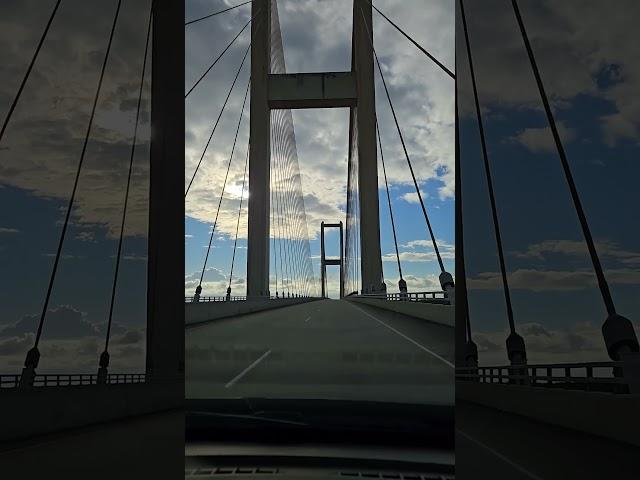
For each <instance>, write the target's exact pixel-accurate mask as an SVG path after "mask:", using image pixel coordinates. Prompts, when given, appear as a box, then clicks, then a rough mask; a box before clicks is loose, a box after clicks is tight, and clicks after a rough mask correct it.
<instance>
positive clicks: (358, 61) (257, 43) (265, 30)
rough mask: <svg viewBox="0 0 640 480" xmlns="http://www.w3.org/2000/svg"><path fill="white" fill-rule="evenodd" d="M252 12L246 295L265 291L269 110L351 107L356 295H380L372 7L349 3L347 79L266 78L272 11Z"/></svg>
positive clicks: (264, 3)
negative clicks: (357, 251) (359, 288)
mask: <svg viewBox="0 0 640 480" xmlns="http://www.w3.org/2000/svg"><path fill="white" fill-rule="evenodd" d="M251 9H252V10H251V14H252V17H253V21H252V22H251V107H250V111H251V117H250V139H251V145H250V149H249V188H250V191H251V195H250V196H249V202H248V212H249V230H248V238H247V296H249V297H256V296H262V295H265V294H266V292H268V290H269V220H270V218H269V211H270V185H269V169H270V157H271V145H270V129H271V118H270V109H278V108H279V109H282V108H290V109H291V108H345V107H349V108H351V116H350V118H351V120H350V125H349V128H350V131H351V133H352V134H353V133H354V132H355V131H357V132H358V133H357V139H358V143H357V150H358V195H359V202H360V205H362V206H366V208H361V209H360V238H359V241H360V252H361V264H360V269H361V279H362V288H363V290H364V292H365V293H380V292H384V291H385V289H386V285H385V284H384V281H383V277H382V259H381V252H380V218H379V207H378V165H377V145H376V136H375V132H376V129H375V118H376V115H375V85H374V77H373V72H374V70H373V69H374V64H373V62H374V58H373V49H372V48H371V45H372V43H371V42H372V40H371V35H372V32H373V28H372V7H371V4H370V3H369V2H368V1H367V0H354V2H353V35H352V64H351V71H349V72H324V73H299V74H285V73H271V40H272V38H271V21H272V16H274V18H275V15H276V14H277V12H276V11H275V10H274V11H272V3H271V0H254V2H253V3H252V5H251ZM363 13H364V18H363ZM276 40H277V38H276ZM274 65H275V64H274ZM325 87H326V88H325ZM341 283H343V282H341Z"/></svg>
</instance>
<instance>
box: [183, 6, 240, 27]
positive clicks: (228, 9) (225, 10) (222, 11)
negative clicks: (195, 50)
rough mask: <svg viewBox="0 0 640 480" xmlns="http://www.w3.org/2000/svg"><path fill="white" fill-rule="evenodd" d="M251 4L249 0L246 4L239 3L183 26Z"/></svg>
mask: <svg viewBox="0 0 640 480" xmlns="http://www.w3.org/2000/svg"><path fill="white" fill-rule="evenodd" d="M251 2H252V0H249V1H248V2H244V3H240V4H239V5H234V6H233V7H229V8H225V9H224V10H219V11H217V12H213V13H210V14H209V15H205V16H204V17H200V18H196V19H194V20H189V21H188V22H186V23H185V24H184V26H185V27H188V26H189V25H192V24H194V23H196V22H200V21H201V20H206V19H207V18H211V17H215V16H216V15H220V14H221V13H225V12H228V11H230V10H234V9H236V8H238V7H242V6H243V5H247V4H249V3H251Z"/></svg>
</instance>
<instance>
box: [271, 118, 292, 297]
mask: <svg viewBox="0 0 640 480" xmlns="http://www.w3.org/2000/svg"><path fill="white" fill-rule="evenodd" d="M277 114H278V110H276V111H275V112H273V114H272V115H273V118H274V119H275V118H276V116H277ZM271 135H272V137H273V144H274V146H275V148H274V149H272V154H271V159H272V160H273V161H274V165H273V166H274V170H275V174H276V175H275V176H276V180H275V181H276V182H277V187H276V202H277V218H278V231H279V241H278V243H279V251H280V274H281V276H282V278H281V282H282V284H283V287H282V296H283V298H284V291H285V289H286V290H287V292H289V280H290V275H289V266H288V262H287V259H288V256H287V248H286V247H287V244H286V241H285V239H284V232H285V229H284V227H283V217H284V213H283V205H282V204H283V201H282V197H283V192H282V185H283V182H282V172H281V167H280V163H281V160H280V144H279V142H278V141H277V136H278V123H276V128H273V127H272V129H271ZM274 153H275V156H274V155H273V154H274ZM283 242H284V245H283ZM283 250H284V257H285V261H284V265H283V262H282V257H283Z"/></svg>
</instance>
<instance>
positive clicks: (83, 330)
mask: <svg viewBox="0 0 640 480" xmlns="http://www.w3.org/2000/svg"><path fill="white" fill-rule="evenodd" d="M39 320H40V315H39V314H34V315H25V316H23V317H22V318H21V319H20V320H18V321H17V322H16V323H14V324H13V325H8V326H6V327H4V328H3V329H2V330H0V337H11V336H22V335H24V334H28V333H34V332H35V331H36V329H37V328H38V322H39ZM42 332H43V333H42V335H43V336H46V337H47V338H78V337H87V336H93V335H97V334H98V330H97V328H96V326H95V325H94V324H92V323H90V322H88V321H87V320H86V319H85V315H84V314H83V313H82V312H80V311H79V310H76V309H75V308H74V307H72V306H69V305H62V306H59V307H57V308H52V309H50V310H47V315H46V317H45V323H44V326H43V330H42Z"/></svg>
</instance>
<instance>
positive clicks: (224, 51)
mask: <svg viewBox="0 0 640 480" xmlns="http://www.w3.org/2000/svg"><path fill="white" fill-rule="evenodd" d="M258 13H260V12H259V11H258V12H256V15H258ZM256 15H254V16H253V17H252V18H250V19H249V21H248V22H247V23H245V24H244V26H243V27H242V28H241V29H240V31H239V32H238V33H237V34H236V36H235V37H233V39H232V40H231V41H230V42H229V43H228V44H227V46H226V47H225V48H224V50H222V53H220V55H218V57H217V58H216V59H215V60H214V61H213V63H212V64H211V65H209V67H208V68H207V69H206V70H205V71H204V73H203V74H202V75H200V78H198V80H196V83H194V84H193V86H192V87H191V88H190V89H189V90H188V91H187V93H185V94H184V98H185V99H186V98H187V97H188V96H189V94H190V93H191V92H193V91H194V90H195V88H196V87H197V86H198V85H199V84H200V82H201V81H202V79H203V78H204V77H206V76H207V74H208V73H209V72H210V71H211V69H212V68H213V67H214V66H215V64H216V63H218V61H219V60H220V59H221V58H222V57H223V56H224V54H225V53H226V52H227V50H229V48H230V47H231V45H233V43H234V42H235V41H236V39H237V38H238V37H239V36H240V35H241V34H242V32H244V30H245V28H247V26H248V25H249V24H250V23H251V22H252V21H253V19H254V18H255V17H256Z"/></svg>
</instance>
